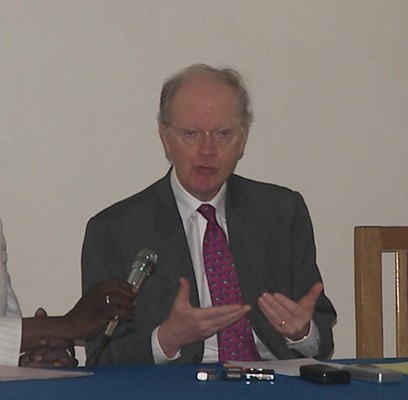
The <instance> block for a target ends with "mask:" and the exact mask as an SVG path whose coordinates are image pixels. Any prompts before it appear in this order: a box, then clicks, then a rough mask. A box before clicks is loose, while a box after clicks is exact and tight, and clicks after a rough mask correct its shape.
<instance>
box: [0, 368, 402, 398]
mask: <svg viewBox="0 0 408 400" xmlns="http://www.w3.org/2000/svg"><path fill="white" fill-rule="evenodd" d="M351 361H352V362H353V363H355V362H356V360H348V361H345V362H346V363H351ZM387 361H389V360H387ZM366 362H367V361H366ZM209 367H212V368H215V369H216V370H217V371H218V372H221V370H222V368H221V366H220V365H211V366H209ZM198 368H199V367H198V366H193V365H182V366H176V365H167V366H159V365H156V366H155V365H133V366H109V367H96V368H93V369H92V371H93V376H89V377H81V378H68V379H53V380H47V381H41V380H38V381H20V382H2V383H0V398H1V399H7V400H9V399H15V400H19V399H29V400H36V399H41V400H43V399H50V400H51V399H52V400H54V399H56V400H58V399H75V400H78V399H87V400H93V399H98V400H104V399H109V400H113V399H137V400H143V399H151V400H155V399H160V400H173V399H177V400H183V399H203V400H204V399H205V400H217V399H222V400H229V399H234V400H236V399H263V400H265V399H269V398H270V399H279V400H286V399H288V400H289V399H290V400H294V399H299V400H315V399H324V400H326V399H351V400H353V399H358V400H366V399H367V400H368V399H369V400H389V399H407V398H408V375H407V376H406V377H404V381H403V383H400V384H382V385H379V384H375V383H367V382H358V381H352V382H350V383H348V384H342V385H321V384H316V383H311V382H306V381H303V380H301V379H300V378H297V377H288V376H283V375H277V376H276V379H275V382H274V383H270V382H253V383H250V384H247V383H245V381H238V382H231V381H224V380H223V379H221V378H219V379H217V380H215V381H208V382H200V381H197V380H196V378H195V375H196V371H197V370H198Z"/></svg>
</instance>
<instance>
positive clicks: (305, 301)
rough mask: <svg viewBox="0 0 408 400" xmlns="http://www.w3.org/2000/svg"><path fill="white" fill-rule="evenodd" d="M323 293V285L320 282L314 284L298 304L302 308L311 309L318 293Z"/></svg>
mask: <svg viewBox="0 0 408 400" xmlns="http://www.w3.org/2000/svg"><path fill="white" fill-rule="evenodd" d="M322 291H323V284H322V283H321V282H317V283H315V284H314V285H313V286H312V288H311V289H310V290H309V292H308V293H307V294H306V295H305V296H304V297H303V298H302V299H301V300H300V302H299V304H301V305H302V306H303V307H308V308H313V309H314V306H315V304H316V301H317V299H318V298H319V296H320V293H321V292H322Z"/></svg>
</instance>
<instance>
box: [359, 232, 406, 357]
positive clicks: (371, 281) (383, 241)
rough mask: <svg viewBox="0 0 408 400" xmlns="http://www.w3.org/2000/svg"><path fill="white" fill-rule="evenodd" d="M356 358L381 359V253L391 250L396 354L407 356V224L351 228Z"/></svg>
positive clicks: (382, 347)
mask: <svg viewBox="0 0 408 400" xmlns="http://www.w3.org/2000/svg"><path fill="white" fill-rule="evenodd" d="M354 251H355V253H354V273H355V303H356V304H355V307H356V340H357V341H356V345H357V351H356V355H357V358H383V357H384V343H383V342H384V339H383V301H382V282H381V281H382V265H381V264H382V262H381V260H382V257H381V256H382V253H384V252H393V253H395V293H396V356H397V357H407V356H408V281H407V275H408V273H407V264H408V262H407V260H408V226H396V227H387V226H357V227H355V228H354Z"/></svg>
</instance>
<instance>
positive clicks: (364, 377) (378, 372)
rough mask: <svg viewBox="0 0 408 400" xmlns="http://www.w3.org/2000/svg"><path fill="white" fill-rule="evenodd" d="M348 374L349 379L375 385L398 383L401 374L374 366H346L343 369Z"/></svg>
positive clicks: (400, 379)
mask: <svg viewBox="0 0 408 400" xmlns="http://www.w3.org/2000/svg"><path fill="white" fill-rule="evenodd" d="M344 369H345V370H346V371H349V372H350V376H351V379H355V380H359V381H366V382H375V383H399V382H401V381H402V378H403V376H404V375H403V374H402V373H400V372H397V371H393V370H391V369H386V368H380V367H376V366H375V365H371V364H367V365H347V366H345V367H344Z"/></svg>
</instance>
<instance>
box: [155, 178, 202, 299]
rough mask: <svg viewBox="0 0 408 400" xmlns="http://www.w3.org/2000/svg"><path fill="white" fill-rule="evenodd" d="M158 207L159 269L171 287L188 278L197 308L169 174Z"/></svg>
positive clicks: (190, 265)
mask: <svg viewBox="0 0 408 400" xmlns="http://www.w3.org/2000/svg"><path fill="white" fill-rule="evenodd" d="M156 199H157V202H158V206H157V207H156V209H157V213H156V215H155V218H154V221H153V228H154V230H155V232H156V233H157V235H158V237H159V238H160V241H159V245H158V249H157V253H158V265H157V268H162V269H163V273H164V274H165V275H166V276H167V278H168V279H169V280H170V282H171V283H172V284H175V285H178V280H179V278H180V277H184V278H186V279H187V280H188V281H189V282H190V285H191V291H190V301H191V303H192V305H194V306H198V305H199V300H198V292H197V286H196V282H195V276H194V269H193V264H192V261H191V255H190V250H189V247H188V242H187V238H186V235H185V232H184V227H183V223H182V220H181V217H180V214H179V212H178V208H177V205H176V201H175V199H174V195H173V192H172V190H171V185H170V174H169V173H168V174H167V175H166V176H165V177H164V179H163V180H162V181H161V182H160V183H159V185H158V186H157V194H156Z"/></svg>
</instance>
